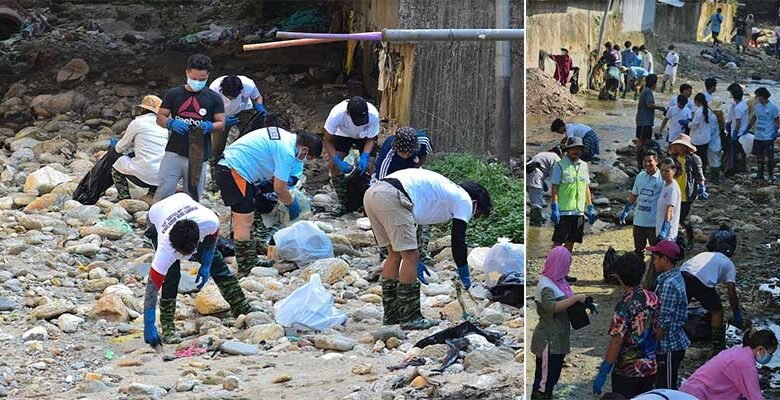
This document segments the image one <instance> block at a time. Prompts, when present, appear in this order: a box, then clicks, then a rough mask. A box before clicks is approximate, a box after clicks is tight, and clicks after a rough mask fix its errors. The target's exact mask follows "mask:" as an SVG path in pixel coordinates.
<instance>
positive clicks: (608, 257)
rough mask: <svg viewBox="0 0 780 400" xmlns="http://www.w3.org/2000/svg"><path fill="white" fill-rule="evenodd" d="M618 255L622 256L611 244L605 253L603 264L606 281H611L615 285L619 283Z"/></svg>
mask: <svg viewBox="0 0 780 400" xmlns="http://www.w3.org/2000/svg"><path fill="white" fill-rule="evenodd" d="M618 257H620V254H618V252H617V250H615V249H614V248H613V247H612V246H609V249H607V252H606V253H604V262H603V264H602V268H603V275H604V283H610V284H613V285H617V284H619V282H618V279H617V273H618V271H617V266H616V265H615V261H616V260H617V259H618Z"/></svg>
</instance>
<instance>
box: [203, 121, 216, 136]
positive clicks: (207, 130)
mask: <svg viewBox="0 0 780 400" xmlns="http://www.w3.org/2000/svg"><path fill="white" fill-rule="evenodd" d="M200 128H201V129H203V134H204V135H205V134H207V133H211V131H212V130H213V129H214V124H213V123H211V121H203V122H201V123H200Z"/></svg>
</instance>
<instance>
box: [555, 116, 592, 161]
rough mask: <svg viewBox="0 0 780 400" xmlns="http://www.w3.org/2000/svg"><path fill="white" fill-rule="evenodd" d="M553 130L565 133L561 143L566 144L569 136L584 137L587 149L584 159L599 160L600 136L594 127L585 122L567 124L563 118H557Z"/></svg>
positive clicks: (583, 141) (583, 154) (583, 155)
mask: <svg viewBox="0 0 780 400" xmlns="http://www.w3.org/2000/svg"><path fill="white" fill-rule="evenodd" d="M550 130H551V131H552V132H556V133H559V134H561V135H563V138H562V139H561V144H565V143H566V141H567V140H568V139H569V138H573V137H578V138H581V139H582V144H584V145H585V151H584V152H583V153H582V156H581V157H580V158H582V160H583V161H597V160H598V157H597V156H598V155H599V137H598V135H596V132H595V131H593V128H591V127H589V126H587V125H585V124H567V123H564V122H563V120H562V119H560V118H556V119H555V120H554V121H553V122H552V125H550Z"/></svg>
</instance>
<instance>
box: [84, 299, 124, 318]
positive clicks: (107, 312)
mask: <svg viewBox="0 0 780 400" xmlns="http://www.w3.org/2000/svg"><path fill="white" fill-rule="evenodd" d="M91 314H92V316H93V317H95V318H103V319H105V320H107V321H112V322H127V321H128V320H129V319H130V315H129V313H128V312H127V307H125V303H124V302H122V298H121V297H119V296H118V295H116V294H107V295H104V296H103V297H101V298H100V299H99V300H98V301H97V302H96V303H95V305H94V306H93V307H92V311H91Z"/></svg>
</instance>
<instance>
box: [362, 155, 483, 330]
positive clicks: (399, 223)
mask: <svg viewBox="0 0 780 400" xmlns="http://www.w3.org/2000/svg"><path fill="white" fill-rule="evenodd" d="M363 204H364V207H365V211H366V215H368V219H369V221H370V222H371V228H372V230H373V231H374V236H375V237H376V241H377V244H379V246H381V247H386V248H387V253H388V256H387V259H385V261H384V263H382V308H383V310H384V317H383V323H384V325H394V324H398V323H400V324H401V329H405V330H424V329H428V328H430V327H432V326H434V325H436V324H438V321H431V320H428V319H426V318H424V317H423V315H422V312H421V311H420V283H419V282H418V280H420V281H423V282H424V281H425V275H426V274H429V272H428V270H427V268H426V267H425V265H424V264H421V263H419V258H420V253H419V251H418V250H417V249H418V243H417V235H416V231H417V227H416V225H419V224H424V225H435V224H442V223H448V222H452V233H451V235H452V256H453V259H454V261H455V265H456V266H457V270H458V276H459V277H460V280H461V282H462V283H463V287H464V288H465V289H466V290H468V289H469V288H470V287H471V273H470V270H469V265H468V261H467V258H466V255H467V253H468V248H467V247H466V228H467V226H468V222H469V221H470V220H471V218H472V217H473V218H480V217H482V216H489V215H490V211H491V209H492V203H491V201H490V194H489V193H488V192H487V190H485V188H484V187H482V185H480V184H478V183H476V182H464V183H462V184H460V185H457V184H455V183H453V182H452V181H450V180H449V179H447V178H445V177H443V176H441V175H439V174H437V173H436V172H433V171H429V170H425V169H416V168H407V169H402V170H400V171H396V172H394V173H392V174H390V175H388V176H386V177H385V179H383V180H381V181H378V182H376V183H374V184H373V185H371V187H369V188H368V190H367V191H366V194H365V195H364V198H363Z"/></svg>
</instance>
